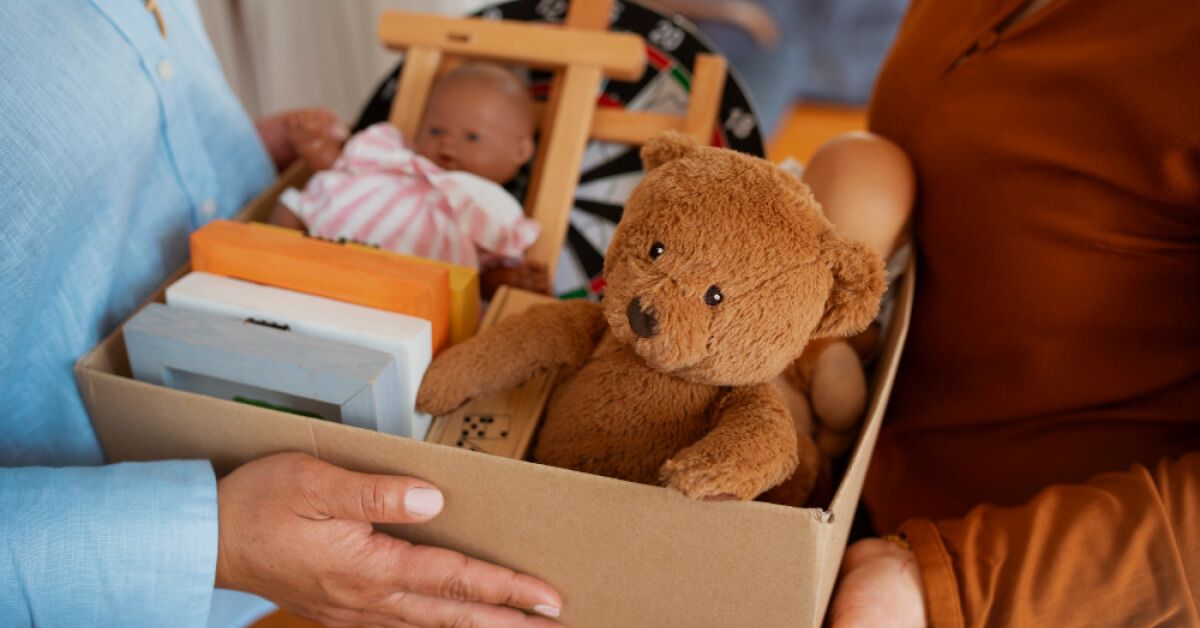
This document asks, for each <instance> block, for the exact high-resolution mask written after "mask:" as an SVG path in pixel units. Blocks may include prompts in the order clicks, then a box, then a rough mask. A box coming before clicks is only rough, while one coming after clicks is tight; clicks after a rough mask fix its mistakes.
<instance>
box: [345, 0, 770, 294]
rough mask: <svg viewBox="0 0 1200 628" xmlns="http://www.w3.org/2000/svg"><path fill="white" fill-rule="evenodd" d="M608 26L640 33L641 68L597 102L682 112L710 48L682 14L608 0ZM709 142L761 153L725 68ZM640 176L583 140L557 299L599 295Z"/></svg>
mask: <svg viewBox="0 0 1200 628" xmlns="http://www.w3.org/2000/svg"><path fill="white" fill-rule="evenodd" d="M566 12H567V1H566V0H513V1H512V2H504V3H501V4H496V5H493V6H490V7H486V8H484V9H482V10H480V11H479V12H478V13H477V14H476V15H477V16H480V17H484V18H488V19H506V20H524V21H541V22H561V21H562V20H563V18H564V17H565V16H566ZM611 29H612V30H614V31H626V32H631V33H636V34H638V35H640V36H641V37H642V39H643V40H644V41H645V42H646V60H647V68H646V72H645V74H643V76H642V78H641V79H640V80H638V81H634V82H620V81H607V82H605V84H604V85H603V86H602V87H601V93H600V94H599V95H598V100H597V103H598V105H599V106H601V107H621V108H624V109H627V110H630V111H652V112H657V113H669V114H675V115H682V114H683V113H684V112H685V111H686V110H687V104H688V94H689V92H690V89H691V69H692V68H693V67H694V65H695V62H696V55H697V54H699V53H702V52H715V50H714V49H713V47H712V46H711V45H710V44H709V43H708V42H706V41H705V39H704V38H703V36H701V35H700V34H698V33H697V31H696V29H695V27H693V26H692V25H691V24H690V23H688V22H687V21H686V20H685V19H683V18H681V17H678V16H666V15H663V14H661V13H658V12H657V11H654V10H652V9H649V8H647V7H644V6H642V5H640V4H636V3H633V2H622V1H617V2H615V3H614V4H613V14H612V23H611ZM399 75H400V66H397V67H396V69H395V70H393V71H392V72H391V73H390V74H389V75H388V76H387V77H386V78H385V79H384V80H383V81H382V82H381V83H380V85H379V87H378V88H377V89H376V90H375V93H374V94H373V95H372V97H371V99H370V100H369V101H368V102H367V105H366V107H365V108H364V109H363V113H362V115H361V116H360V117H359V120H358V122H357V124H356V125H355V130H356V131H357V130H359V129H364V128H366V127H368V126H370V125H371V124H374V123H376V122H380V121H382V120H386V119H387V117H388V113H389V112H390V111H391V102H392V97H393V96H394V95H395V93H396V85H397V83H398V77H399ZM529 83H530V89H531V90H532V93H533V95H534V97H535V98H538V99H541V100H544V99H545V98H546V95H547V92H548V91H549V88H550V75H549V74H548V73H543V72H534V73H532V74H531V76H530V81H529ZM711 144H712V145H713V146H720V147H725V148H732V149H734V150H738V151H741V152H744V153H749V154H751V155H756V156H759V157H761V156H763V155H764V154H765V152H764V148H763V139H762V134H761V132H760V130H759V124H758V116H757V115H756V114H755V111H754V106H753V104H752V103H751V102H750V99H749V97H748V95H747V92H746V91H745V89H743V87H742V84H741V81H740V79H738V77H737V76H736V74H734V72H733V69H732V68H730V69H729V76H728V77H727V78H726V81H725V91H724V94H722V97H721V106H720V109H719V114H718V124H717V127H716V129H715V130H714V132H713V137H712V141H711ZM641 178H642V163H641V159H640V158H639V157H638V147H636V146H628V145H625V144H616V143H611V142H598V141H593V142H589V143H588V145H587V147H586V149H585V151H584V155H583V166H582V171H581V172H580V175H579V187H578V188H577V190H576V192H575V204H574V207H573V208H572V211H571V217H570V224H569V227H568V231H567V239H566V243H565V246H564V247H563V251H562V254H561V255H562V256H561V257H560V259H559V263H558V271H557V274H556V276H555V279H554V288H555V291H556V292H557V293H558V294H559V295H560V296H562V297H589V298H596V297H597V296H598V295H599V294H600V293H601V291H602V290H603V287H604V279H603V276H602V275H603V271H604V252H605V251H606V250H607V249H608V243H609V241H610V240H611V239H612V234H613V230H614V229H615V228H616V224H617V221H619V220H620V218H621V212H622V209H623V208H624V206H625V201H626V199H628V198H629V193H630V191H631V190H632V189H633V187H634V186H635V185H637V182H638V181H639V180H641ZM527 183H528V172H527V171H525V172H523V173H522V175H521V176H519V177H518V178H517V180H516V181H514V182H513V183H512V184H510V186H509V191H510V192H512V193H513V194H514V195H516V196H517V197H518V198H523V197H524V191H525V186H526V184H527Z"/></svg>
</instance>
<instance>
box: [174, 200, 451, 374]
mask: <svg viewBox="0 0 1200 628" xmlns="http://www.w3.org/2000/svg"><path fill="white" fill-rule="evenodd" d="M191 253H192V270H199V271H204V272H209V273H213V274H217V275H225V276H227V277H234V278H237V279H244V280H246V281H254V282H257V283H262V284H267V285H270V286H276V287H278V288H286V289H288V290H295V291H297V292H305V293H308V294H314V295H317V296H322V297H327V298H330V299H337V300H339V301H346V302H348V303H355V304H357V305H363V306H366V307H373V308H378V309H381V310H388V311H391V312H399V313H401V314H408V315H410V316H418V317H420V318H424V319H426V320H428V321H430V322H431V323H432V324H433V351H434V353H437V352H439V351H441V350H442V349H444V348H445V347H446V346H447V345H448V344H449V337H450V272H449V270H447V269H446V268H444V267H440V266H437V265H432V264H426V263H423V262H421V261H418V260H413V259H409V258H405V257H403V256H399V255H379V254H378V253H377V252H375V251H370V250H365V249H360V248H357V247H347V246H343V245H341V244H338V243H336V242H329V241H326V240H319V239H316V238H310V237H308V236H306V235H304V234H303V233H301V232H299V231H293V230H291V229H285V228H282V227H276V226H273V225H266V224H261V223H240V222H230V221H225V220H217V221H213V222H211V223H209V224H207V225H205V226H204V227H201V228H200V229H198V230H196V231H195V232H194V233H192V236H191Z"/></svg>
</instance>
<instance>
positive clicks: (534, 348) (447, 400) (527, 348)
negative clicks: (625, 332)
mask: <svg viewBox="0 0 1200 628" xmlns="http://www.w3.org/2000/svg"><path fill="white" fill-rule="evenodd" d="M606 329H608V323H607V322H606V321H605V320H604V314H603V311H602V310H601V308H600V305H599V304H598V303H591V302H586V301H564V302H560V303H547V304H544V305H535V306H533V307H531V308H529V309H528V310H525V311H524V312H521V313H518V314H513V315H512V316H509V317H507V318H504V319H503V320H501V321H500V322H499V323H497V324H496V325H494V326H492V327H490V328H488V329H486V330H484V331H482V332H480V333H479V334H478V335H476V336H474V337H472V338H469V339H467V340H466V341H464V342H462V343H460V344H457V345H455V346H453V347H450V348H449V349H447V350H446V351H444V352H443V353H442V354H441V355H439V356H438V357H437V358H435V359H434V360H433V363H432V364H430V365H429V370H428V371H426V373H425V379H424V380H423V381H422V382H421V389H420V390H419V391H418V392H417V408H418V409H420V410H421V411H422V412H428V413H430V414H434V415H441V414H446V413H447V412H450V411H452V410H454V409H455V408H457V407H459V406H461V405H462V404H464V403H466V402H467V401H468V400H470V399H472V398H474V397H477V396H479V395H482V394H486V393H491V392H496V391H499V390H504V389H505V388H510V387H512V386H516V385H518V384H521V383H524V382H526V381H528V380H529V379H530V378H532V377H533V376H534V375H537V374H538V373H540V372H542V371H544V370H546V369H548V368H550V367H554V366H572V367H577V366H581V365H582V364H583V363H584V361H585V360H587V359H588V357H590V356H591V355H592V351H593V349H594V348H595V346H596V343H597V342H598V341H599V340H600V337H601V336H602V335H603V334H604V331H605V330H606Z"/></svg>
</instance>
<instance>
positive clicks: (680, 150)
mask: <svg viewBox="0 0 1200 628" xmlns="http://www.w3.org/2000/svg"><path fill="white" fill-rule="evenodd" d="M699 148H700V144H699V143H698V142H697V141H696V139H695V138H693V137H692V136H690V135H687V134H686V133H680V132H678V131H667V132H666V133H663V134H662V135H659V136H658V137H656V138H654V139H652V140H650V141H649V142H646V143H645V144H644V145H643V146H642V165H643V166H644V167H645V169H646V172H650V171H651V170H654V169H655V168H657V167H659V166H661V165H663V164H665V163H667V162H669V161H675V160H676V159H679V158H680V157H683V156H685V155H687V154H689V153H692V152H695V151H696V150H698V149H699Z"/></svg>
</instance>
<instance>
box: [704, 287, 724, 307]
mask: <svg viewBox="0 0 1200 628" xmlns="http://www.w3.org/2000/svg"><path fill="white" fill-rule="evenodd" d="M724 298H725V295H723V294H721V289H720V288H718V287H716V286H709V287H708V292H705V293H704V302H705V303H707V304H709V305H711V306H713V307H716V306H718V305H720V304H721V300H722V299H724Z"/></svg>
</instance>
